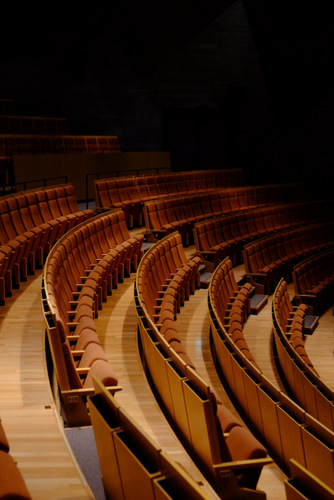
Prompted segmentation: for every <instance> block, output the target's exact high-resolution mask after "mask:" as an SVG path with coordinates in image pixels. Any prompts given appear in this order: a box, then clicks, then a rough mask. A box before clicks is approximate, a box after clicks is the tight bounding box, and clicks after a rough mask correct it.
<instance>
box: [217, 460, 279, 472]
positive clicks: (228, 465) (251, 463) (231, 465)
mask: <svg viewBox="0 0 334 500" xmlns="http://www.w3.org/2000/svg"><path fill="white" fill-rule="evenodd" d="M272 462H273V459H272V458H270V457H265V458H254V459H249V460H236V461H233V462H223V463H220V464H213V467H214V468H215V470H216V471H217V472H218V473H219V472H220V471H224V470H227V469H232V470H235V469H252V468H255V467H263V466H264V465H268V464H271V463H272Z"/></svg>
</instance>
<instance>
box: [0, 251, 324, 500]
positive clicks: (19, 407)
mask: <svg viewBox="0 0 334 500" xmlns="http://www.w3.org/2000/svg"><path fill="white" fill-rule="evenodd" d="M189 252H191V249H189V250H188V253H189ZM235 272H236V275H237V276H238V274H239V275H241V274H242V273H243V268H242V266H241V267H240V268H237V269H236V270H235ZM133 283H134V276H131V277H130V278H126V279H125V281H124V283H123V284H120V285H119V287H118V289H117V290H115V291H114V292H113V295H112V297H110V298H109V299H108V302H107V303H106V304H104V307H103V310H102V311H101V312H100V314H99V318H98V319H97V321H96V324H97V331H98V334H99V337H100V340H101V343H102V345H103V346H104V349H105V351H106V353H107V355H108V358H109V360H110V362H111V364H112V366H113V367H114V368H115V371H116V373H117V375H118V377H119V382H120V385H122V387H123V390H122V391H121V392H120V393H118V394H117V399H118V400H119V402H120V404H121V405H122V406H123V407H124V408H125V409H126V410H127V411H128V412H129V413H130V414H131V415H132V417H133V418H135V419H136V421H137V422H138V423H139V425H141V426H142V428H143V429H144V430H145V431H146V432H148V433H149V434H150V436H151V437H152V438H153V439H155V440H156V442H158V443H159V444H160V445H161V446H162V448H163V449H165V450H166V451H167V452H168V453H169V454H170V455H171V456H172V457H173V458H174V459H175V460H177V461H178V462H180V463H181V464H182V465H183V466H184V467H185V468H186V470H188V471H189V472H190V473H191V474H192V475H193V476H194V477H195V479H196V480H198V481H203V482H204V483H205V481H204V479H203V477H202V476H201V474H200V472H199V471H198V470H197V469H196V468H195V466H194V465H193V463H192V462H191V460H190V459H189V457H188V455H187V454H186V453H185V451H184V450H183V448H182V447H181V446H180V444H179V442H178V440H177V439H176V437H175V435H174V433H173V432H172V431H171V429H170V428H169V426H168V424H167V422H166V420H165V417H164V416H163V414H162V413H161V411H160V408H159V407H158V405H157V403H156V401H155V399H154V397H153V395H152V393H151V390H150V388H149V386H148V384H147V381H146V378H145V374H144V372H143V369H142V366H141V363H140V358H139V354H138V348H137V322H136V312H135V306H134V301H133ZM40 285H41V272H38V273H37V274H36V275H35V276H34V277H30V278H28V282H27V283H25V284H22V286H21V289H20V290H19V291H14V294H13V297H12V298H9V299H7V300H6V305H5V306H2V307H0V347H1V349H0V418H1V419H2V422H3V426H4V428H5V431H6V434H7V437H8V439H9V442H10V445H11V453H12V455H13V456H14V457H15V459H16V460H17V463H18V466H19V468H20V470H21V472H22V474H23V477H24V479H25V480H26V483H27V486H28V488H29V491H30V492H31V494H32V496H33V498H34V499H36V500H39V499H41V500H42V499H43V500H45V499H46V498H48V499H49V500H53V499H59V500H60V499H64V500H65V499H67V500H68V499H86V498H87V499H88V498H92V494H91V492H90V489H89V487H88V485H87V483H86V482H85V479H84V477H83V476H82V474H81V472H80V470H79V468H78V467H77V465H76V463H75V460H74V458H73V456H72V454H71V451H70V448H69V447H68V445H67V442H66V439H65V436H64V434H63V431H62V424H61V422H60V419H59V418H58V416H57V414H56V409H55V404H54V402H53V399H52V394H51V391H50V388H49V384H48V378H47V372H46V366H45V351H44V320H43V316H42V308H41V300H40ZM206 301H207V291H206V290H199V291H197V292H196V293H195V295H194V296H192V297H191V299H190V301H189V302H187V303H186V305H185V307H184V308H183V309H182V311H181V313H180V315H179V316H178V319H177V322H178V328H179V331H180V332H182V335H183V338H182V341H183V342H184V343H185V347H186V350H187V353H188V354H189V356H190V357H191V359H192V360H193V361H194V363H195V365H196V368H197V370H198V371H199V372H200V374H201V375H202V376H203V377H204V378H205V379H206V380H208V381H209V382H210V385H211V386H212V388H213V390H214V391H215V392H216V393H217V394H218V395H219V397H220V398H221V399H223V400H224V402H225V404H227V405H231V403H230V402H229V400H228V398H227V396H226V394H225V392H224V390H223V388H222V385H221V383H220V381H219V379H218V377H217V374H216V372H215V369H214V367H213V364H212V359H211V353H210V349H209V329H208V314H207V305H206ZM333 323H334V321H333V316H332V314H331V311H329V312H328V313H326V314H325V315H324V317H323V318H321V321H320V324H319V326H318V328H317V329H316V331H315V332H314V334H313V336H311V337H309V338H308V339H307V344H306V348H307V351H308V353H309V355H310V357H311V359H312V361H313V363H314V365H315V367H316V369H317V370H318V371H319V373H320V374H321V376H322V377H323V378H324V380H325V381H326V383H328V385H330V386H331V387H333V385H334V384H333V373H334V369H333V368H334V365H333ZM245 333H246V335H247V341H248V343H249V345H250V348H251V350H252V352H253V354H254V357H255V359H256V360H257V361H258V363H259V365H260V366H261V367H262V369H263V370H264V372H265V374H266V375H267V377H268V378H270V379H271V380H273V381H276V383H277V385H279V381H278V380H277V374H276V370H275V367H274V366H273V363H272V356H271V338H272V337H271V313H270V301H269V303H268V305H267V306H266V308H265V309H264V310H263V311H262V312H261V313H260V314H259V315H258V316H256V317H255V316H254V317H250V318H249V320H248V321H247V324H246V330H245ZM230 407H231V409H232V411H234V410H233V408H232V406H230ZM284 478H285V476H284V474H282V472H281V471H280V470H279V469H278V468H277V467H276V466H275V465H271V466H269V467H268V466H267V467H265V468H264V470H263V472H262V475H261V478H260V482H259V485H258V487H259V488H261V489H263V490H264V491H266V493H267V498H268V499H269V500H271V499H272V500H276V499H277V500H280V499H282V498H285V493H284V486H283V481H284ZM205 484H206V483H205ZM205 489H206V491H207V492H208V494H210V495H211V496H212V498H215V495H214V493H213V492H212V490H211V489H210V487H209V486H205Z"/></svg>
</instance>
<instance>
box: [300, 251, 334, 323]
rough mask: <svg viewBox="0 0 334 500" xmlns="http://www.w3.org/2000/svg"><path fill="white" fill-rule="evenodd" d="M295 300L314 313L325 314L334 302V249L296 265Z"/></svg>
mask: <svg viewBox="0 0 334 500" xmlns="http://www.w3.org/2000/svg"><path fill="white" fill-rule="evenodd" d="M292 279H293V284H294V290H295V300H296V302H298V303H300V302H301V303H304V304H307V305H308V306H309V307H310V308H311V309H312V312H313V314H317V315H321V314H323V313H324V312H325V311H326V310H327V309H328V308H329V307H330V306H332V305H333V302H334V250H333V249H331V250H328V251H325V252H321V253H320V254H319V255H316V256H312V257H310V258H309V259H307V260H305V261H303V262H301V263H300V264H298V265H297V266H295V267H294V269H293V272H292Z"/></svg>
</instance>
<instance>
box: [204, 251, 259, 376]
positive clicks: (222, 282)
mask: <svg viewBox="0 0 334 500" xmlns="http://www.w3.org/2000/svg"><path fill="white" fill-rule="evenodd" d="M210 293H211V306H212V308H213V309H214V313H215V316H216V317H217V318H219V320H220V322H221V324H222V325H223V327H224V328H225V330H226V332H227V333H228V336H229V338H230V340H231V346H233V347H234V348H235V349H237V350H238V353H239V352H240V354H241V355H242V356H245V357H246V358H247V359H248V360H249V361H250V362H251V363H252V364H253V365H254V366H256V367H257V369H258V370H259V371H261V369H260V367H259V366H258V364H257V363H256V361H255V359H254V357H253V355H252V353H251V351H250V349H249V347H248V344H247V341H246V340H245V336H244V334H243V327H244V323H245V321H246V320H247V318H248V316H249V314H250V298H251V296H252V294H253V293H254V288H253V287H252V286H251V285H250V284H249V283H244V284H243V285H240V286H239V285H238V284H237V282H236V280H235V277H234V272H233V268H232V262H231V260H230V259H229V258H228V257H227V258H226V259H224V261H223V262H222V263H221V265H220V266H219V268H218V269H217V272H216V273H215V274H214V276H213V277H212V280H211V283H210Z"/></svg>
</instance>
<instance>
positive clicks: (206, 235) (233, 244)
mask: <svg viewBox="0 0 334 500" xmlns="http://www.w3.org/2000/svg"><path fill="white" fill-rule="evenodd" d="M332 210H333V201H332V200H326V201H304V202H299V203H286V204H279V205H276V204H275V205H272V206H268V207H264V208H261V209H254V210H247V211H243V212H241V213H237V214H232V215H224V216H222V217H215V218H213V219H210V220H204V221H201V222H198V223H196V224H195V225H194V241H195V247H196V252H197V253H198V254H199V255H201V256H202V257H203V258H204V259H205V260H206V261H207V262H210V263H212V265H213V267H214V268H215V267H216V266H217V264H218V263H219V262H221V261H222V260H223V259H224V258H225V257H227V256H229V257H230V259H231V260H232V262H233V265H237V264H239V263H240V262H241V261H242V251H243V248H244V246H245V245H247V244H248V243H250V242H252V241H254V240H255V239H257V238H261V237H263V236H267V235H270V234H273V233H276V232H279V231H284V230H286V229H292V228H293V227H298V226H300V225H302V224H306V223H309V222H311V221H315V220H319V221H321V220H322V219H324V216H325V215H324V214H326V213H330V211H332Z"/></svg>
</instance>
